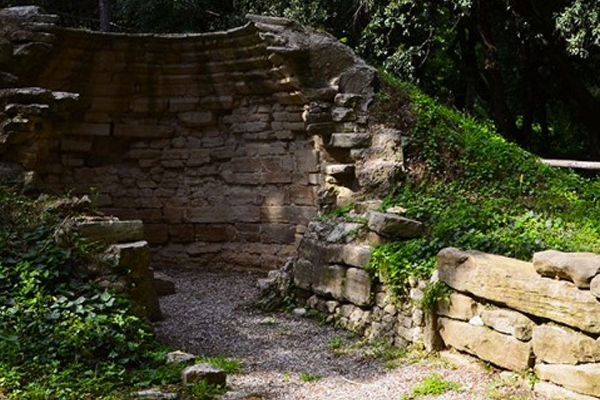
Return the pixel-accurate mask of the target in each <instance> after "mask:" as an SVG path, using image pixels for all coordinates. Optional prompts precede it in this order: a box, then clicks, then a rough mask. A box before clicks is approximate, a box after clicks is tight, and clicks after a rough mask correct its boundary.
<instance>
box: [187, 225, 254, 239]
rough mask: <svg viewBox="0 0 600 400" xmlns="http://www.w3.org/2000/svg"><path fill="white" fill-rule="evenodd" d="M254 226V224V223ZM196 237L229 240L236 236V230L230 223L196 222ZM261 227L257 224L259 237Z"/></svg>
mask: <svg viewBox="0 0 600 400" xmlns="http://www.w3.org/2000/svg"><path fill="white" fill-rule="evenodd" d="M252 226H254V225H252ZM194 228H195V229H194V230H195V238H196V240H197V241H200V242H211V243H218V242H228V241H231V240H234V239H235V237H236V230H235V228H234V227H233V226H232V225H229V224H196V225H195V226H194ZM258 232H259V227H258V226H256V232H255V233H256V235H257V237H258Z"/></svg>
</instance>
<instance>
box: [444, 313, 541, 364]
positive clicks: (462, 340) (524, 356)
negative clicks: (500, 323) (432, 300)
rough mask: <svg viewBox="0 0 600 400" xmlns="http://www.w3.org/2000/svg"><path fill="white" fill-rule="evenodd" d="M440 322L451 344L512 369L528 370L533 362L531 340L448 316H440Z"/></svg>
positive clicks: (445, 337) (445, 339)
mask: <svg viewBox="0 0 600 400" xmlns="http://www.w3.org/2000/svg"><path fill="white" fill-rule="evenodd" d="M438 324H439V329H440V331H439V332H440V335H441V337H442V339H443V340H444V343H445V344H446V345H447V346H450V347H453V348H455V349H457V350H460V351H464V352H466V353H469V354H472V355H474V356H476V357H478V358H481V359H482V360H485V361H489V362H491V363H492V364H495V365H497V366H499V367H502V368H506V369H509V370H512V371H526V370H527V369H529V367H530V366H531V365H532V364H533V362H532V349H531V343H524V342H521V341H519V340H517V339H515V338H514V337H512V336H508V335H503V334H501V333H498V332H495V331H493V330H491V329H488V328H486V327H483V326H473V325H470V324H468V323H466V322H461V321H455V320H452V319H448V318H439V319H438Z"/></svg>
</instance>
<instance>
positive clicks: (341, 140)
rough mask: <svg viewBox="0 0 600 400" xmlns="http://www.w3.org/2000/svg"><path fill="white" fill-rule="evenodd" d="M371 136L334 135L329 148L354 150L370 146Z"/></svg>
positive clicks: (353, 134)
mask: <svg viewBox="0 0 600 400" xmlns="http://www.w3.org/2000/svg"><path fill="white" fill-rule="evenodd" d="M370 140H371V136H370V135H369V134H368V133H334V134H332V135H331V139H330V140H329V144H328V146H329V147H337V148H342V149H354V148H359V147H366V146H368V145H369V141H370Z"/></svg>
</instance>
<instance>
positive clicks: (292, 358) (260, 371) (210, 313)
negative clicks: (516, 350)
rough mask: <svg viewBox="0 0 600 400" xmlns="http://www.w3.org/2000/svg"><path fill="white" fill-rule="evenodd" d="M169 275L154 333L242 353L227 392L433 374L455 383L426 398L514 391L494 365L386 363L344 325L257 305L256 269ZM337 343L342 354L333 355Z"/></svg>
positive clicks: (290, 392)
mask: <svg viewBox="0 0 600 400" xmlns="http://www.w3.org/2000/svg"><path fill="white" fill-rule="evenodd" d="M169 275H170V276H172V277H173V278H174V279H175V281H176V284H177V294H174V295H171V296H167V297H163V298H162V299H161V307H162V309H163V313H164V315H165V317H166V318H165V320H164V321H162V322H160V323H159V324H157V325H156V329H157V334H158V336H159V337H160V338H161V339H162V340H163V341H165V342H166V343H168V344H170V345H171V346H173V347H174V348H177V349H181V350H184V351H188V352H191V353H194V354H198V355H206V356H226V357H234V358H237V359H239V360H241V361H242V365H243V372H242V373H241V374H237V375H233V376H230V377H229V378H228V384H229V386H230V387H231V393H230V394H229V396H230V398H234V397H235V395H236V393H237V394H241V393H247V394H249V393H254V394H257V395H260V397H259V398H262V399H265V400H267V399H268V400H280V399H281V400H338V399H339V400H342V399H343V400H350V399H361V400H362V399H372V400H388V399H389V400H392V399H393V400H397V399H400V398H401V397H402V396H403V395H407V394H409V393H411V390H413V388H414V387H415V386H416V385H417V384H418V383H420V382H421V381H422V380H423V379H424V378H425V377H428V376H431V375H432V374H438V375H439V377H440V378H441V379H443V380H444V381H449V382H454V383H456V384H457V385H455V388H454V389H451V390H449V391H447V392H446V393H444V394H442V395H437V396H429V397H427V398H428V399H440V400H441V399H445V400H459V399H460V400H464V399H472V400H484V399H485V400H488V399H506V398H509V396H510V394H514V393H516V392H517V391H518V390H517V389H516V388H515V387H514V385H499V381H500V376H499V374H498V373H497V372H493V371H485V370H484V369H482V368H481V367H478V368H477V367H468V366H463V367H456V366H453V365H451V364H449V363H447V362H442V361H440V360H439V359H437V360H436V359H433V360H432V359H431V358H430V359H429V360H424V359H417V360H414V357H413V359H412V360H411V358H410V357H409V358H406V359H402V360H400V361H399V362H398V364H399V366H398V367H397V368H394V369H389V368H386V367H385V366H384V361H383V360H382V359H378V358H375V357H373V353H374V352H377V351H379V352H382V351H384V350H385V349H382V348H379V349H378V348H375V349H373V348H370V347H366V346H360V344H357V343H358V342H359V338H357V337H356V336H354V335H352V334H350V333H348V332H345V331H340V330H335V329H334V328H332V327H330V326H321V325H319V323H318V322H317V321H316V320H314V319H309V318H306V317H299V316H295V315H293V314H289V313H263V312H260V311H257V310H255V309H253V308H252V304H253V301H254V299H255V298H256V296H257V294H258V291H257V290H256V288H255V283H256V280H257V279H258V278H259V276H258V275H254V274H240V273H221V272H207V271H169ZM333 347H339V348H338V349H337V351H336V350H335V349H333ZM343 349H346V350H347V351H346V352H344V353H347V354H341V355H336V353H339V352H341V350H343ZM496 386H501V387H500V388H499V389H495V387H496ZM521 394H523V393H521ZM238 398H246V397H244V396H240V397H238ZM254 398H256V397H254ZM530 398H534V397H529V395H528V394H527V393H525V397H518V399H530ZM536 399H541V397H536Z"/></svg>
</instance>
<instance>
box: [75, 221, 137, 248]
mask: <svg viewBox="0 0 600 400" xmlns="http://www.w3.org/2000/svg"><path fill="white" fill-rule="evenodd" d="M75 229H76V230H77V232H78V233H79V234H80V235H81V236H83V237H85V238H87V239H89V240H91V241H99V242H104V243H123V242H133V241H136V240H142V239H143V238H144V224H143V223H142V221H138V220H134V221H119V220H117V219H110V220H83V221H78V222H77V225H76V228H75Z"/></svg>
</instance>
